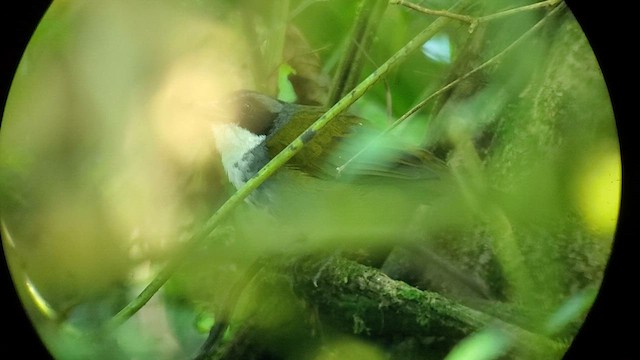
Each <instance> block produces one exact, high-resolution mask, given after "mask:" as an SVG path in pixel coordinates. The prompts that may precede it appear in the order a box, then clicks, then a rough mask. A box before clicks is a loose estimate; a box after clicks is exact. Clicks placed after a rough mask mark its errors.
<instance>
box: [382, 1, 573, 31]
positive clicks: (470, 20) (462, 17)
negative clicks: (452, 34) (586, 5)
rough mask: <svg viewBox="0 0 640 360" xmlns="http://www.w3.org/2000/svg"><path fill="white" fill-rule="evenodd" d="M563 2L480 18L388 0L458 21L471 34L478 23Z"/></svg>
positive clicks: (528, 6)
mask: <svg viewBox="0 0 640 360" xmlns="http://www.w3.org/2000/svg"><path fill="white" fill-rule="evenodd" d="M562 1H563V0H545V1H541V2H538V3H534V4H531V5H525V6H520V7H517V8H514V9H509V10H504V11H500V12H497V13H495V14H491V15H486V16H480V17H473V16H469V15H462V14H456V13H452V12H450V11H447V10H433V9H429V8H426V7H424V6H420V5H417V4H414V3H412V2H408V1H405V0H389V3H390V4H394V5H401V6H404V7H406V8H409V9H411V10H415V11H417V12H420V13H423V14H426V15H434V16H444V17H449V18H451V19H455V20H458V21H462V22H465V23H468V24H469V25H470V28H469V31H470V32H472V31H473V30H474V29H475V28H476V27H477V26H478V24H479V23H481V22H488V21H492V20H496V19H500V18H502V17H505V16H510V15H513V14H517V13H520V12H524V11H530V10H535V9H540V8H544V7H550V8H552V7H555V6H556V5H558V4H560V3H561V2H562Z"/></svg>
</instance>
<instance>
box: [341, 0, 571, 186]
mask: <svg viewBox="0 0 640 360" xmlns="http://www.w3.org/2000/svg"><path fill="white" fill-rule="evenodd" d="M563 8H564V5H563V6H558V7H556V8H555V9H553V10H552V11H551V12H549V14H547V16H545V17H544V18H542V19H541V20H540V21H538V22H537V23H536V24H535V25H533V26H532V27H531V28H530V29H529V30H527V31H526V32H525V33H524V34H522V35H521V36H520V37H519V38H517V39H516V40H515V41H514V42H512V43H511V44H509V45H508V46H507V47H506V48H504V49H503V50H502V51H500V52H499V53H497V54H496V55H494V56H493V57H491V58H490V59H489V60H487V61H485V62H484V63H482V64H480V65H478V66H477V67H475V68H473V69H472V70H471V71H469V72H467V73H466V74H464V75H462V76H460V77H459V78H457V79H455V80H453V81H451V82H450V83H448V84H447V85H445V86H443V87H442V88H440V89H438V90H436V91H435V92H433V93H431V95H429V96H427V97H426V98H424V99H423V100H422V101H420V102H419V103H418V104H417V105H415V106H414V107H412V108H411V109H410V110H409V111H407V112H406V113H404V114H403V115H402V116H401V117H399V118H398V119H397V120H396V121H394V122H393V123H392V124H391V125H389V127H387V128H386V129H385V130H384V131H382V132H381V133H380V134H379V135H378V136H377V137H376V138H374V139H373V140H371V142H369V143H368V144H366V145H365V146H363V148H362V149H360V151H358V152H357V153H356V154H355V155H353V156H352V157H351V158H350V159H349V160H347V161H346V162H345V163H344V164H342V165H341V166H339V167H338V168H337V171H338V174H340V173H341V172H342V171H343V170H344V169H345V168H346V167H347V166H349V164H350V163H351V162H353V161H354V160H355V159H357V158H358V157H359V156H360V155H362V154H363V153H364V152H365V151H366V150H367V149H369V148H370V147H371V146H373V145H374V144H375V143H376V142H378V141H379V140H380V139H381V138H382V137H383V136H384V135H386V134H388V133H389V132H390V131H391V130H393V129H395V128H396V127H397V126H398V125H400V124H401V123H403V122H404V121H405V120H407V119H408V118H409V117H411V116H412V115H413V114H415V113H416V112H418V111H419V110H420V109H422V108H423V107H424V106H425V105H426V104H427V103H428V102H429V101H431V100H432V99H433V98H435V97H436V96H438V95H440V94H442V93H443V92H445V91H447V90H449V89H451V88H452V87H454V86H455V85H456V84H458V83H459V82H461V81H463V80H464V79H466V78H468V77H469V76H471V75H473V74H475V73H476V72H478V71H480V70H482V69H484V68H486V67H488V66H490V65H492V64H495V63H497V62H498V61H499V60H500V59H501V58H502V57H504V56H505V55H506V54H508V53H509V52H510V51H511V50H513V49H514V48H515V47H517V46H518V45H519V44H521V43H522V42H523V40H525V39H526V38H528V37H529V36H530V35H531V34H533V33H534V32H536V31H537V30H538V29H539V28H541V27H542V25H544V24H545V23H546V21H547V19H549V18H550V17H552V16H553V15H554V14H556V13H557V12H558V11H561V10H562V9H563Z"/></svg>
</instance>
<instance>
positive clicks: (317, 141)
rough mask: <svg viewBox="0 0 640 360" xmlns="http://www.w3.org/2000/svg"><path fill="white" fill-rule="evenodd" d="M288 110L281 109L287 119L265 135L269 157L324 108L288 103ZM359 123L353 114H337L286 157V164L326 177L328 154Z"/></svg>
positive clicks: (313, 120) (300, 131)
mask: <svg viewBox="0 0 640 360" xmlns="http://www.w3.org/2000/svg"><path fill="white" fill-rule="evenodd" d="M288 111H290V112H291V113H290V114H286V113H283V114H282V115H281V116H287V117H288V119H289V121H288V122H287V123H286V124H283V125H282V126H279V129H278V130H277V131H276V132H274V134H273V135H271V136H270V137H268V138H267V148H268V149H269V155H270V156H271V157H273V156H276V155H277V154H278V153H279V152H280V151H282V150H283V149H284V148H285V147H287V145H289V143H291V142H292V141H293V140H294V139H295V138H297V137H298V136H299V135H300V134H302V132H303V131H305V130H306V129H307V128H308V127H309V126H311V124H313V123H314V122H315V121H316V120H317V119H318V118H319V117H320V116H321V115H322V114H324V112H325V109H324V108H321V107H315V106H301V105H290V108H289V109H288ZM276 122H277V120H276ZM361 125H362V119H360V118H358V117H356V116H353V115H340V116H338V117H337V118H336V119H334V120H333V121H331V122H329V123H328V124H327V125H326V126H325V127H324V128H323V129H322V130H320V131H319V132H318V133H317V134H316V135H315V136H314V137H313V139H312V140H311V141H309V142H308V143H306V144H305V146H304V147H303V148H302V149H301V150H300V152H299V153H298V154H296V156H294V157H293V158H292V159H291V160H290V161H289V163H288V165H289V166H292V167H295V168H298V169H300V170H303V171H305V172H307V173H309V174H311V175H314V176H319V177H326V176H327V174H326V171H325V170H324V168H325V164H326V162H327V160H328V159H329V157H330V156H331V154H332V153H333V152H334V151H335V149H336V147H337V146H338V145H339V143H340V142H341V141H342V140H343V139H344V138H346V137H347V136H349V134H351V133H352V132H353V131H354V129H355V128H357V127H360V126H361ZM276 126H278V125H276Z"/></svg>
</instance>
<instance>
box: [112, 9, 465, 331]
mask: <svg viewBox="0 0 640 360" xmlns="http://www.w3.org/2000/svg"><path fill="white" fill-rule="evenodd" d="M467 1H469V0H461V1H458V2H457V3H456V4H455V5H454V6H453V7H452V8H451V10H457V9H459V8H460V7H461V6H462V4H464V3H466V2H467ZM449 21H450V20H449V19H448V18H444V17H441V18H438V19H436V20H435V21H434V22H433V23H431V24H430V25H429V26H428V27H427V28H425V29H424V30H422V31H421V32H420V33H419V34H418V35H416V36H415V37H414V38H413V39H411V40H410V41H409V42H408V43H407V44H406V45H405V46H404V47H402V48H401V49H400V50H398V52H396V53H395V54H394V55H393V56H391V57H390V58H389V59H388V60H387V61H386V62H385V63H384V64H382V65H381V66H380V67H379V68H378V69H376V70H375V71H374V72H373V73H372V74H371V75H369V76H368V77H367V78H365V79H364V80H363V81H362V82H361V83H360V84H359V85H358V86H356V87H355V88H354V89H353V90H351V91H350V92H349V93H348V94H346V96H344V97H343V98H342V99H341V100H340V101H338V102H337V103H336V104H335V105H334V106H333V107H331V108H330V109H329V110H328V111H327V112H326V113H324V114H323V115H322V116H321V117H320V118H318V120H316V121H315V122H314V123H313V124H312V125H311V126H310V127H309V128H308V129H307V130H305V131H304V132H303V133H302V134H300V136H298V137H297V138H296V139H295V140H293V141H292V142H291V143H290V144H289V145H288V146H287V147H286V148H285V149H284V150H282V151H281V152H280V153H279V154H278V155H276V156H275V157H274V158H273V159H272V160H271V161H269V163H268V164H266V165H265V166H264V167H263V168H262V169H260V171H258V173H257V174H256V175H255V176H254V177H253V178H251V179H250V180H249V181H247V182H246V183H245V185H244V186H243V187H241V188H240V189H238V191H236V192H235V193H234V194H233V195H232V196H231V197H230V198H229V199H228V200H227V201H226V202H225V203H224V204H223V205H222V206H221V207H220V208H219V209H218V211H216V212H215V213H214V214H213V215H212V216H211V217H210V218H209V219H208V220H207V222H206V223H205V224H204V225H203V227H202V229H201V230H200V231H199V232H198V233H197V234H195V235H194V236H193V237H192V238H191V239H190V240H189V241H188V242H187V244H186V245H185V247H184V248H183V250H182V251H181V252H180V253H179V254H178V255H176V256H175V257H174V258H173V259H172V260H171V261H170V262H169V263H168V264H167V265H166V266H165V267H164V268H163V269H162V270H160V272H159V273H158V275H157V276H156V277H155V278H154V279H153V280H152V281H151V282H150V283H149V285H147V287H146V288H145V289H144V290H143V291H142V292H141V293H140V295H138V296H137V297H136V298H135V299H133V300H132V301H131V302H130V303H129V304H127V306H125V308H123V309H122V310H121V311H120V312H118V313H117V314H116V315H115V316H114V317H113V318H112V319H111V321H110V322H109V324H107V328H115V327H117V326H119V325H120V324H122V323H123V322H125V321H126V320H127V319H129V318H130V317H131V316H133V315H134V314H135V313H136V312H137V311H138V310H140V309H141V308H142V307H143V306H144V305H145V304H146V303H147V302H148V301H149V300H150V299H151V297H152V296H153V295H154V294H155V293H156V292H158V290H159V289H160V288H161V287H162V286H163V285H164V284H165V282H166V281H167V280H168V279H169V277H170V276H171V274H173V272H174V271H175V269H176V268H177V267H178V266H179V265H180V264H182V263H183V261H184V259H185V258H186V257H188V255H189V254H190V253H191V252H192V251H193V250H194V249H195V248H197V247H198V246H199V245H201V243H202V242H203V241H205V240H206V239H209V238H210V236H211V234H212V233H213V231H214V230H215V229H216V227H217V226H218V225H219V224H220V223H221V222H222V221H223V220H225V219H226V218H227V216H229V215H230V214H231V211H232V210H233V209H235V208H236V207H237V206H238V205H240V204H241V203H242V202H243V201H244V199H246V198H247V197H248V196H249V195H250V194H251V193H252V192H253V191H254V190H255V189H257V188H258V187H259V186H260V185H261V184H262V183H264V182H265V181H266V180H267V179H268V178H269V177H270V176H271V175H273V173H275V172H276V171H277V170H278V169H280V168H281V167H282V166H283V165H284V164H285V163H286V162H287V161H289V159H291V158H292V157H294V156H295V155H296V154H297V153H298V152H300V150H301V149H302V147H303V146H304V145H305V144H307V143H308V142H309V141H311V140H312V139H313V137H314V136H315V135H316V134H317V133H318V132H319V131H320V130H321V129H322V128H324V126H325V125H327V124H328V123H329V122H330V121H331V120H333V119H334V118H335V117H337V116H338V115H340V114H341V113H342V112H344V111H346V109H347V108H348V107H349V106H351V105H352V104H353V103H354V102H355V101H356V100H358V99H359V98H360V97H362V95H364V94H365V93H366V92H367V91H368V90H369V89H370V88H371V87H372V86H373V85H375V84H376V83H377V82H378V81H379V80H381V79H382V78H383V77H384V76H385V75H386V74H388V73H389V71H391V70H392V69H394V68H395V67H396V66H397V65H398V64H400V63H401V62H402V61H403V60H405V59H406V58H407V57H408V56H409V54H410V53H411V52H413V51H414V50H416V49H418V48H420V46H422V44H424V42H425V41H427V40H428V39H430V38H431V37H433V36H434V35H435V34H437V33H438V32H439V31H440V30H441V29H442V28H443V27H444V26H445V25H447V24H448V23H449Z"/></svg>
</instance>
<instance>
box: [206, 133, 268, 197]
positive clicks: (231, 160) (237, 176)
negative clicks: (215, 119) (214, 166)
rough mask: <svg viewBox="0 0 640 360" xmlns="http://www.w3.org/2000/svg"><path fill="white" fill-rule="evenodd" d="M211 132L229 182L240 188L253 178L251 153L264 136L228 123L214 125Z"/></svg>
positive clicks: (253, 157)
mask: <svg viewBox="0 0 640 360" xmlns="http://www.w3.org/2000/svg"><path fill="white" fill-rule="evenodd" d="M212 131H213V137H214V140H215V145H216V149H217V150H218V153H219V154H220V157H221V159H222V166H223V167H224V170H225V172H226V173H227V176H228V177H229V181H230V182H231V183H232V184H233V186H235V187H236V188H240V187H242V185H244V184H245V183H246V182H247V180H248V179H249V178H250V177H251V176H253V174H252V173H251V172H252V168H253V167H254V165H255V164H254V162H255V161H256V160H257V159H256V158H255V156H254V155H253V154H252V152H251V151H252V150H253V149H254V148H255V147H256V146H258V145H260V144H261V143H263V142H264V140H265V138H266V136H265V135H256V134H254V133H252V132H251V131H249V130H247V129H244V128H242V127H240V126H238V125H236V124H230V123H225V124H215V125H213V126H212Z"/></svg>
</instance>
